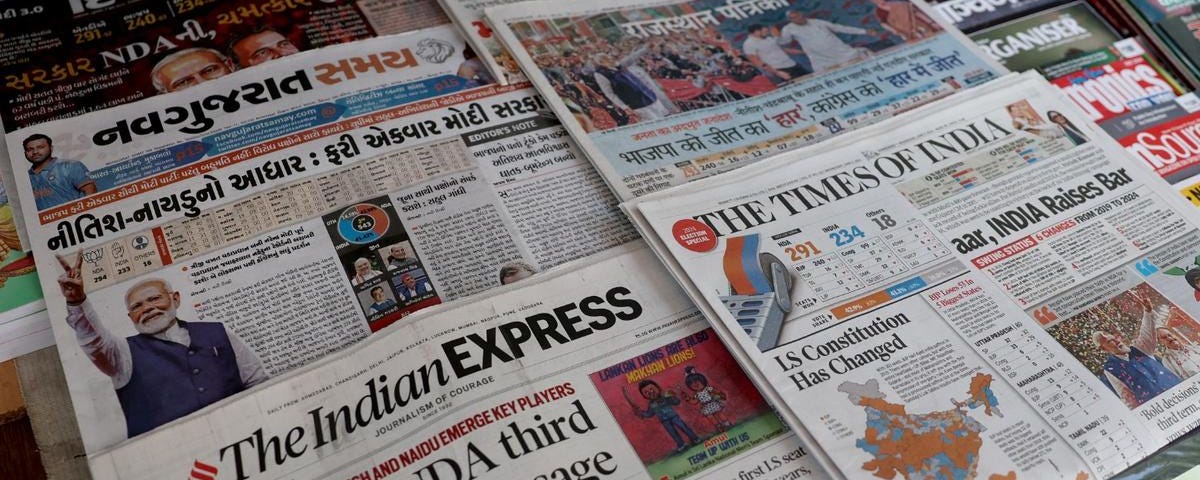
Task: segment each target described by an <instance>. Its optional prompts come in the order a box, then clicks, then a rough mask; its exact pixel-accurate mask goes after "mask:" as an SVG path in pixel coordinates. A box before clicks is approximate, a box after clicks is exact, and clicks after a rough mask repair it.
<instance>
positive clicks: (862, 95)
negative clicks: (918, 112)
mask: <svg viewBox="0 0 1200 480" xmlns="http://www.w3.org/2000/svg"><path fill="white" fill-rule="evenodd" d="M486 15H487V18H488V20H489V23H490V25H491V27H492V28H493V29H494V32H493V34H494V35H497V36H498V38H499V39H500V40H501V43H502V44H503V45H504V46H505V47H506V48H508V50H509V51H510V52H512V53H513V55H515V57H516V59H517V62H518V63H519V64H520V65H521V68H522V69H523V70H524V71H525V73H526V74H527V75H529V76H530V80H531V81H532V82H533V83H534V85H535V86H536V87H537V89H538V91H539V92H541V93H542V94H543V95H545V96H546V98H547V100H548V101H549V102H550V104H551V106H552V108H553V109H554V111H555V113H557V114H558V116H559V118H562V119H564V121H565V122H566V124H567V128H568V130H569V131H570V132H571V134H572V136H573V137H574V138H575V139H576V140H577V141H578V142H579V143H580V145H581V147H582V148H583V149H584V151H585V152H587V155H588V157H589V158H590V159H591V160H592V161H593V163H595V164H596V167H597V169H598V170H599V171H600V173H601V174H602V175H603V176H604V177H605V179H606V180H607V181H608V183H609V185H610V186H611V187H612V188H613V190H614V191H616V192H617V196H618V197H620V198H621V199H623V200H627V199H631V198H634V197H637V196H641V195H644V194H646V193H649V192H653V191H657V190H662V189H664V188H667V187H670V186H672V185H680V184H682V183H684V182H687V181H689V180H692V179H697V178H701V177H705V176H709V175H712V174H715V173H718V172H722V171H727V170H730V169H732V168H735V167H738V166H740V165H744V164H746V163H748V162H751V161H753V160H756V159H760V158H765V157H767V156H769V155H770V154H773V153H777V152H780V151H785V150H789V149H792V148H795V147H797V146H799V145H803V144H808V143H812V142H816V141H819V140H821V139H824V138H829V137H831V136H833V135H835V134H837V133H839V132H843V131H846V130H849V129H852V128H855V127H858V126H861V125H865V124H867V123H870V122H873V121H876V120H879V119H882V118H886V117H889V116H892V115H894V114H896V113H899V112H902V111H905V110H908V109H911V108H913V107H915V106H916V105H919V104H922V103H925V102H927V101H930V100H932V99H935V98H939V97H942V96H945V95H947V94H949V93H951V92H953V91H956V90H960V89H963V88H966V87H970V86H973V85H977V84H980V83H982V82H984V81H987V80H989V79H991V78H993V77H994V76H995V75H996V73H997V72H1002V71H1004V70H1003V67H1000V66H999V65H998V64H996V63H995V62H994V61H992V60H990V59H988V58H986V56H985V55H984V54H983V53H982V52H980V51H979V50H977V49H975V48H974V47H973V46H972V45H971V42H970V40H968V39H966V37H964V36H963V35H962V34H961V33H959V32H957V31H955V30H953V28H950V29H946V28H945V27H943V25H942V24H941V23H939V22H938V21H935V20H934V19H933V18H932V17H931V16H930V15H929V14H928V13H926V10H925V9H924V7H923V5H921V4H919V2H916V3H913V2H909V1H905V0H899V1H873V2H841V1H833V0H818V1H799V0H692V1H646V0H621V1H615V2H605V4H604V6H602V7H598V6H595V5H592V4H590V3H588V2H524V3H520V4H517V5H508V6H499V7H492V8H488V9H487V10H486Z"/></svg>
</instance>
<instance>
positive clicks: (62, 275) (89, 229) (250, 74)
mask: <svg viewBox="0 0 1200 480" xmlns="http://www.w3.org/2000/svg"><path fill="white" fill-rule="evenodd" d="M463 50H464V43H463V40H462V39H461V37H459V36H458V34H457V33H456V32H455V31H454V30H453V29H452V28H451V27H449V26H443V27H439V28H435V29H430V30H421V31H417V32H412V33H410V34H404V35H401V36H395V37H380V38H377V39H372V40H367V41H364V42H359V43H355V44H346V45H339V46H332V47H327V48H324V49H320V50H316V51H312V52H304V53H301V54H297V55H295V56H292V57H289V58H287V59H281V60H278V61H276V62H272V63H271V64H269V65H264V66H263V67H262V68H257V69H254V70H247V71H244V72H238V73H237V74H235V75H231V76H228V77H226V78H221V79H217V80H213V81H211V82H207V83H205V84H204V85H200V86H197V87H196V88H195V89H194V90H190V91H188V92H186V93H180V94H169V95H162V96H158V97H155V98H152V99H148V100H146V101H142V102H137V103H133V104H128V105H124V106H121V107H117V108H115V109H112V110H108V111H104V112H93V113H89V114H85V115H81V116H79V117H75V118H72V119H69V120H62V121H55V122H49V123H44V124H40V125H37V126H34V127H30V128H26V129H22V130H18V131H16V132H13V133H12V134H10V135H9V139H8V144H9V148H10V154H11V155H12V156H13V158H14V159H17V158H20V159H21V160H20V163H19V164H18V163H17V162H16V161H14V167H20V169H21V170H20V171H22V172H25V173H24V174H22V175H18V176H17V177H16V179H15V180H16V183H17V191H18V192H19V193H20V195H21V198H22V199H23V200H24V201H25V207H26V208H24V209H23V210H24V218H25V221H26V226H27V227H28V228H29V234H30V239H31V244H32V248H33V252H34V254H35V255H36V256H38V258H45V259H48V260H49V262H50V265H48V266H47V267H44V270H46V269H48V270H49V271H50V272H52V273H48V274H44V275H42V278H41V285H42V289H43V291H44V292H46V294H47V306H48V309H49V312H50V318H51V325H52V327H53V329H54V332H55V338H56V339H57V343H58V346H59V352H60V357H61V359H62V362H63V368H64V370H65V372H66V378H67V383H68V387H69V389H70V392H71V397H72V399H73V404H74V408H75V410H76V414H77V418H78V419H79V424H80V432H81V434H82V438H83V443H84V446H85V448H86V449H87V451H88V452H95V451H97V450H98V449H100V448H103V447H106V446H110V445H113V444H116V443H118V442H120V441H122V440H124V439H126V438H128V437H135V436H138V435H139V434H141V433H144V432H147V431H151V430H154V429H155V428H157V427H159V426H160V425H162V424H164V423H167V422H169V421H171V420H174V419H176V418H179V417H182V416H185V415H187V414H188V413H191V412H192V411H195V410H198V409H200V408H202V407H204V406H205V405H209V404H211V403H214V402H216V401H219V400H220V399H221V398H224V397H226V396H229V395H231V394H234V393H237V392H239V391H243V390H245V389H248V388H251V387H253V386H254V385H256V384H258V383H260V382H262V381H264V380H266V379H267V378H270V377H276V376H279V375H282V374H284V373H285V372H288V371H290V370H293V369H295V368H297V367H300V366H303V365H305V364H307V363H310V362H312V361H314V360H316V359H318V358H320V357H322V356H324V355H326V354H328V353H330V352H334V351H337V350H341V349H343V348H345V347H347V346H349V345H352V344H355V343H357V342H359V341H360V340H362V339H364V338H365V337H367V336H368V335H369V334H370V333H371V332H373V331H377V330H380V329H382V328H384V327H386V326H387V325H388V324H390V323H393V322H395V321H397V320H399V319H400V318H402V317H404V316H406V315H408V314H410V313H412V312H414V311H416V310H419V309H421V308H425V307H428V306H432V305H436V304H438V303H443V302H446V301H449V300H454V299H457V298H463V297H466V296H469V295H472V294H475V293H478V292H482V291H484V290H487V289H490V288H492V287H495V286H498V285H502V284H507V283H512V282H514V281H518V280H520V279H523V278H526V277H529V276H530V275H532V274H534V273H536V272H538V271H540V270H542V269H545V268H549V267H552V266H554V265H557V264H560V263H563V262H565V261H569V260H574V259H577V258H580V257H582V256H584V255H586V254H589V253H592V252H594V251H598V250H603V249H606V248H609V247H613V246H617V245H621V244H624V243H626V242H629V241H631V240H633V239H635V238H637V234H636V232H635V230H634V229H633V227H632V226H631V225H630V224H629V222H628V221H627V220H626V218H625V216H624V215H623V214H622V213H621V212H620V211H619V209H617V207H616V199H615V197H614V196H613V195H612V194H611V192H610V191H609V190H608V189H607V188H606V186H605V185H604V182H603V180H602V179H601V178H600V177H599V175H598V174H597V173H596V172H595V171H594V169H592V167H591V165H590V164H589V163H588V162H587V160H585V159H584V158H583V157H582V155H581V154H580V152H579V151H578V149H577V148H576V146H575V145H574V143H572V142H571V140H570V137H569V136H568V135H567V133H566V132H565V131H563V129H562V127H561V126H560V125H559V124H558V122H557V121H556V120H555V119H554V118H553V117H552V116H550V115H549V113H548V112H547V110H546V108H545V106H544V104H543V103H542V100H541V99H540V97H539V96H538V95H537V94H536V93H535V92H534V91H533V90H531V89H529V88H528V87H527V86H519V85H514V86H507V87H501V86H496V85H485V86H477V85H473V82H472V81H471V80H469V79H466V78H462V77H459V76H457V75H456V72H457V71H459V68H460V65H461V64H462V63H463V62H464V61H465V60H466V59H465V57H464V54H463ZM22 145H24V146H25V151H24V152H22V151H20V150H18V148H20V147H21V146H22ZM85 184H87V185H91V186H92V189H93V190H94V192H93V193H86V192H81V191H79V189H78V188H76V186H78V185H85ZM56 258H57V261H56V260H55V259H56ZM189 345H190V347H189ZM196 345H199V346H200V347H196Z"/></svg>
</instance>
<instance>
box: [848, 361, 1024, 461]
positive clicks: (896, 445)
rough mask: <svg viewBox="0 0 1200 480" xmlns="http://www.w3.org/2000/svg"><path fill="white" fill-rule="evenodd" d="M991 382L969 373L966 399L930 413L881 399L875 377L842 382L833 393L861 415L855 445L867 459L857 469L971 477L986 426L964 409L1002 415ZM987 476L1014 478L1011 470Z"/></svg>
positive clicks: (984, 375) (882, 397) (985, 376)
mask: <svg viewBox="0 0 1200 480" xmlns="http://www.w3.org/2000/svg"><path fill="white" fill-rule="evenodd" d="M991 382H992V376H991V375H987V374H982V373H978V374H975V377H974V378H972V379H971V384H970V387H969V389H968V391H967V399H966V400H964V401H961V402H960V401H958V400H954V399H953V398H951V399H950V402H951V403H952V404H953V405H954V406H955V408H952V409H950V410H944V411H937V412H930V413H909V412H908V410H907V408H906V407H905V406H904V405H903V404H901V403H892V402H889V401H887V400H885V399H884V397H886V394H884V393H883V392H882V391H880V389H879V381H877V380H869V381H867V382H866V383H865V384H859V383H854V382H844V383H842V384H841V385H840V386H838V391H840V392H842V393H845V394H846V395H847V396H848V397H849V398H850V401H851V402H852V403H854V404H855V405H859V406H861V407H862V408H863V409H864V410H865V411H866V413H867V428H866V431H865V432H864V434H863V436H862V438H859V439H858V440H857V441H856V443H855V445H856V446H857V447H858V448H860V449H862V450H863V451H865V452H867V453H869V454H870V455H871V457H872V459H871V460H869V461H867V462H865V463H863V465H862V468H863V470H866V471H869V472H872V473H873V474H874V475H875V476H876V477H879V478H886V479H893V478H896V477H897V476H899V477H901V478H905V479H909V480H917V479H953V480H967V479H973V478H975V475H976V467H977V466H978V465H979V447H980V446H982V445H983V438H982V437H981V435H980V433H982V432H984V431H985V430H987V428H986V427H984V426H983V424H981V423H979V421H977V420H975V419H974V418H971V417H970V416H969V415H967V411H968V410H974V409H976V408H979V407H983V409H984V414H985V415H988V416H993V415H995V416H1003V415H1002V414H1001V413H1000V409H999V408H998V403H999V402H998V401H997V400H996V396H995V395H994V394H993V393H992V389H991ZM993 477H995V478H1015V473H1013V472H1009V473H1008V474H1007V475H1004V476H993Z"/></svg>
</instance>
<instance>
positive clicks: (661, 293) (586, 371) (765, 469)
mask: <svg viewBox="0 0 1200 480" xmlns="http://www.w3.org/2000/svg"><path fill="white" fill-rule="evenodd" d="M568 265H569V267H570V268H559V269H555V270H554V271H552V272H547V275H539V276H537V277H534V278H532V279H530V280H529V281H527V282H522V283H520V284H516V285H512V286H510V287H506V288H504V289H503V290H500V291H496V292H495V293H491V292H489V293H488V294H485V296H478V297H473V298H472V299H470V300H468V301H460V302H455V303H453V304H450V305H442V306H439V307H435V308H433V309H429V310H425V311H422V312H420V313H417V314H415V315H413V316H410V317H408V318H405V319H404V320H402V321H401V322H400V323H398V324H396V325H393V326H392V327H390V328H388V329H387V330H385V331H383V332H380V334H379V335H376V336H373V337H371V339H369V340H367V341H365V342H363V343H362V344H360V345H359V346H357V347H355V348H354V349H352V350H347V351H344V352H341V353H338V354H335V355H331V356H329V357H327V358H326V359H324V360H322V361H319V362H316V363H314V364H312V365H310V366H308V367H305V368H303V369H301V370H298V371H297V372H295V373H293V374H291V375H288V376H287V377H285V378H277V379H273V380H271V381H270V382H268V383H267V384H265V385H263V386H262V387H261V388H258V389H255V390H253V391H251V392H247V393H244V394H241V395H238V396H235V397H233V398H230V399H228V400H226V401H224V402H222V403H220V404H217V405H214V406H212V407H209V408H207V409H205V410H203V411H201V412H199V413H197V414H195V415H192V416H190V417H187V418H185V419H183V420H180V421H177V422H175V423H172V424H171V425H170V426H168V427H167V428H164V429H161V430H159V431H156V432H153V433H150V434H148V435H146V436H143V437H139V438H136V439H133V440H131V441H129V442H126V443H123V444H120V445H118V446H116V447H115V448H112V449H110V450H107V451H105V452H101V453H99V454H96V455H93V456H91V457H90V458H89V463H90V464H91V467H92V471H93V473H94V474H95V476H96V478H97V479H98V480H110V479H111V480H117V479H120V480H133V479H161V478H186V477H187V476H188V475H189V473H192V472H199V473H202V474H207V477H206V478H213V479H237V480H247V479H256V480H257V479H275V478H279V479H283V478H289V479H290V478H322V479H331V480H341V479H345V480H378V479H383V478H418V479H439V480H465V479H468V478H475V479H489V478H491V479H507V478H518V477H522V478H531V479H541V480H551V479H554V480H558V479H562V480H583V479H596V480H599V479H608V478H647V479H663V478H671V479H701V478H739V477H740V478H745V477H746V476H751V477H750V478H791V479H813V480H819V479H824V478H828V476H826V475H825V474H824V472H823V471H822V470H821V469H820V467H818V466H817V462H816V461H814V460H813V459H812V456H811V455H810V453H809V450H808V448H807V447H806V446H804V444H802V443H801V442H800V441H799V439H798V437H797V436H796V435H794V434H792V433H791V432H790V431H788V430H787V427H786V426H785V425H784V423H783V422H782V420H780V419H779V417H778V416H777V415H776V414H775V413H774V412H773V411H772V410H771V408H770V407H769V406H768V403H767V401H766V400H765V399H764V398H763V397H762V396H761V395H760V394H759V393H758V390H757V389H756V388H755V387H754V385H753V383H752V381H751V380H750V378H749V377H748V376H747V375H746V374H745V373H744V372H743V371H742V370H741V369H740V368H739V367H738V365H737V363H736V362H735V361H734V360H733V359H732V358H731V356H730V353H729V352H728V351H727V350H726V349H725V347H724V346H723V345H722V344H721V342H720V340H718V339H717V336H716V335H715V334H714V333H713V331H712V330H711V329H710V328H709V325H708V324H707V322H706V321H705V320H704V318H703V317H702V316H701V315H700V313H699V312H698V311H696V309H695V306H694V305H693V304H692V303H691V302H690V301H688V299H687V297H686V296H684V294H683V293H682V292H681V291H679V289H678V287H677V286H676V285H675V284H674V282H673V281H672V280H671V278H670V277H669V275H668V274H667V272H666V271H665V270H663V268H662V266H661V264H659V263H658V262H657V261H656V260H655V259H654V256H653V253H651V252H650V251H649V250H648V249H646V248H645V246H644V244H643V243H641V242H638V243H636V244H633V245H630V246H629V247H620V248H617V249H614V250H611V251H608V252H605V253H602V254H598V255H597V256H593V257H590V258H588V259H585V260H583V261H579V262H576V263H573V264H568ZM147 458H154V459H155V461H146V459H147Z"/></svg>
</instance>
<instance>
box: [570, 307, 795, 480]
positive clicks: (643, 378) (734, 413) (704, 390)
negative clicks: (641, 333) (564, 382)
mask: <svg viewBox="0 0 1200 480" xmlns="http://www.w3.org/2000/svg"><path fill="white" fill-rule="evenodd" d="M590 377H591V379H592V383H593V384H594V385H595V386H596V390H598V391H599V392H600V396H601V397H603V399H604V403H605V405H607V406H608V410H609V412H610V413H612V415H613V417H614V418H615V419H616V421H617V423H618V424H620V426H621V431H622V433H624V434H625V439H626V440H628V441H629V443H630V445H632V446H633V449H634V451H636V452H637V454H638V457H639V458H641V460H642V463H643V464H645V466H646V470H647V471H648V472H650V477H651V478H655V479H660V480H670V479H682V478H689V477H691V476H693V475H694V474H697V473H699V472H702V471H704V470H705V469H707V468H709V467H711V466H713V465H716V464H718V463H720V462H721V461H722V460H724V459H726V458H729V457H733V456H736V455H737V454H738V453H739V452H742V451H744V450H746V449H749V448H751V447H753V446H755V445H758V444H759V443H762V442H763V441H765V440H767V439H770V438H774V437H775V436H777V435H780V434H783V433H785V432H786V431H787V427H786V426H784V424H783V422H782V421H781V420H780V419H779V417H778V416H777V415H776V414H775V411H774V410H771V407H770V406H769V405H767V402H766V400H764V399H763V397H762V396H761V395H760V394H759V393H758V389H756V388H755V387H754V385H753V384H751V383H750V379H749V378H746V375H745V373H743V372H742V370H741V369H740V368H738V366H737V362H736V361H735V360H734V359H733V357H732V356H730V354H729V352H728V351H727V350H725V347H724V346H723V345H721V341H720V340H719V339H718V338H717V336H716V334H715V333H714V332H713V331H712V329H707V330H703V331H700V332H696V333H695V334H693V335H691V336H688V337H686V338H683V339H680V340H677V341H675V342H672V343H669V344H667V345H663V346H661V347H658V348H656V349H654V350H650V351H648V352H646V353H643V354H641V355H638V356H636V357H633V358H629V359H627V360H624V361H622V362H620V363H617V364H615V365H611V366H608V367H605V368H604V369H602V370H600V371H597V372H595V373H592V374H591V375H590Z"/></svg>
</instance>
